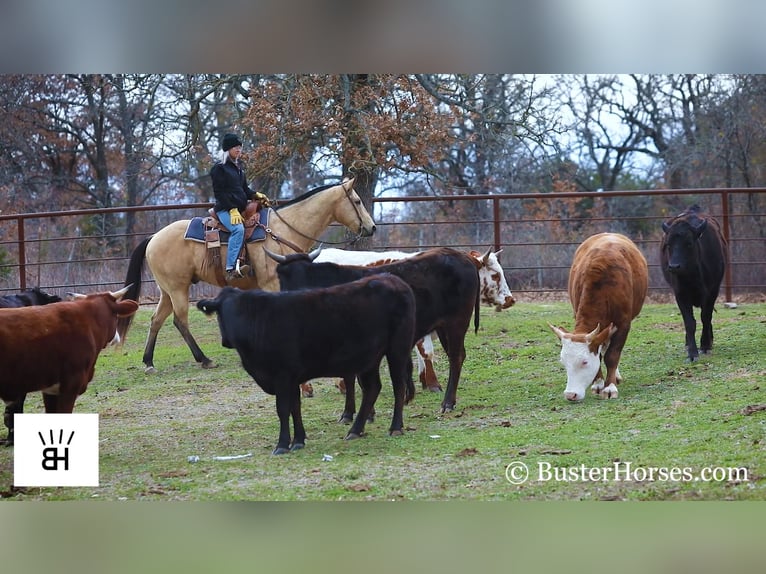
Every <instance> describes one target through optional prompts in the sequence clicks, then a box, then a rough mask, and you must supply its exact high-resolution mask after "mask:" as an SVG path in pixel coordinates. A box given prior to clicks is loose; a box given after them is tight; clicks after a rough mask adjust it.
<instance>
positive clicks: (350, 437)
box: [344, 432, 362, 440]
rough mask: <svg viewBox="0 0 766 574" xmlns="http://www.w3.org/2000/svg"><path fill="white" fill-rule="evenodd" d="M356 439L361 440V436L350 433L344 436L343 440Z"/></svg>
mask: <svg viewBox="0 0 766 574" xmlns="http://www.w3.org/2000/svg"><path fill="white" fill-rule="evenodd" d="M358 438H362V435H360V434H356V433H355V432H350V433H348V434H347V435H346V438H345V439H344V440H356V439H358Z"/></svg>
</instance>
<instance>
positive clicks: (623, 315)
mask: <svg viewBox="0 0 766 574" xmlns="http://www.w3.org/2000/svg"><path fill="white" fill-rule="evenodd" d="M648 277H649V274H648V268H647V265H646V259H645V258H644V256H643V254H642V253H641V251H640V250H639V249H638V247H636V245H635V244H634V243H633V242H632V241H631V240H630V239H628V238H627V237H625V236H624V235H620V234H618V233H599V234H597V235H593V236H591V237H589V238H588V239H586V240H585V241H584V242H583V243H582V244H581V245H580V246H579V247H578V248H577V251H576V252H575V256H574V261H573V262H572V267H571V269H570V270H569V299H570V301H571V303H572V307H573V308H574V315H575V326H574V331H573V332H572V333H569V332H567V331H565V330H564V329H562V328H560V327H554V326H553V325H550V324H549V326H550V328H551V329H552V330H553V332H554V333H555V334H556V336H557V337H558V338H559V339H560V340H561V363H562V364H563V365H564V367H565V368H566V371H567V386H566V390H565V391H564V397H565V398H566V399H567V400H569V401H581V400H582V399H584V398H585V393H586V391H587V389H588V387H589V386H591V385H592V388H593V392H594V394H596V395H598V396H600V397H602V398H612V399H614V398H617V395H618V391H617V384H618V383H620V382H621V381H622V376H621V375H620V371H619V369H618V365H619V362H620V354H621V353H622V348H623V346H624V345H625V341H626V340H627V338H628V333H629V332H630V325H631V321H632V320H633V319H634V318H635V317H636V316H637V315H638V313H639V312H640V311H641V307H643V304H644V299H645V298H646V293H647V289H648V285H649V278H648ZM602 357H603V359H604V364H605V365H606V380H604V378H603V376H602V373H601V358H602Z"/></svg>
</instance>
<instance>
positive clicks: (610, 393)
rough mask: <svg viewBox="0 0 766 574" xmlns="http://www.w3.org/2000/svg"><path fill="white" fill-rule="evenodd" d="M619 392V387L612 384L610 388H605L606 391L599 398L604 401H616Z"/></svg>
mask: <svg viewBox="0 0 766 574" xmlns="http://www.w3.org/2000/svg"><path fill="white" fill-rule="evenodd" d="M619 394H620V393H619V391H618V390H617V387H616V386H615V385H614V383H612V384H611V385H609V386H608V387H604V389H603V390H602V391H601V392H600V393H599V394H598V396H599V397H601V398H602V399H616V398H617V397H618V395H619Z"/></svg>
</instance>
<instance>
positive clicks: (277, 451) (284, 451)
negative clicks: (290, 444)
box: [271, 446, 290, 454]
mask: <svg viewBox="0 0 766 574" xmlns="http://www.w3.org/2000/svg"><path fill="white" fill-rule="evenodd" d="M289 452H290V449H287V448H285V447H283V446H278V447H277V448H275V449H274V450H273V451H271V454H288V453H289Z"/></svg>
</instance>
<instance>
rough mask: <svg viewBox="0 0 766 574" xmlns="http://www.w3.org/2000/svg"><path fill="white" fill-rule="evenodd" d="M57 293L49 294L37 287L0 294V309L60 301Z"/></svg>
mask: <svg viewBox="0 0 766 574" xmlns="http://www.w3.org/2000/svg"><path fill="white" fill-rule="evenodd" d="M61 300H62V299H61V297H59V296H58V295H51V294H50V293H46V292H45V291H41V290H40V288H39V287H33V288H31V289H25V290H24V291H22V292H21V293H13V294H11V295H2V296H0V309H5V308H8V307H32V306H33V305H47V304H49V303H58V302H59V301H61Z"/></svg>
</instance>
